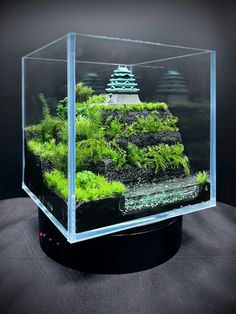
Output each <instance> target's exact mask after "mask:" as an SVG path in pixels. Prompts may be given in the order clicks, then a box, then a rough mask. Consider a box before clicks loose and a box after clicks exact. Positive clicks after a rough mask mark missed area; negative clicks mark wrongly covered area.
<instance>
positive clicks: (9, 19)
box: [0, 0, 236, 205]
mask: <svg viewBox="0 0 236 314" xmlns="http://www.w3.org/2000/svg"><path fill="white" fill-rule="evenodd" d="M235 29H236V5H235V4H233V2H232V3H231V2H227V1H217V2H216V1H200V0H199V1H178V0H176V1H168V0H166V1H151V0H146V1H139V0H137V1H123V0H118V1H111V0H110V1H90V0H87V1H69V0H68V1H59V0H58V1H54V0H51V1H43V0H41V1H32V0H31V1H18V2H16V1H1V9H0V39H1V40H0V149H1V154H0V199H4V198H10V197H16V196H24V195H25V194H24V192H23V191H22V190H21V57H22V56H24V55H26V54H28V53H29V52H31V51H33V50H35V49H38V48H39V47H42V46H43V45H45V44H47V43H49V42H51V41H53V40H55V39H57V38H58V37H61V36H62V35H64V34H66V33H68V32H80V33H91V34H98V35H108V36H109V35H111V36H117V37H121V38H122V37H124V38H131V39H141V40H150V41H157V42H163V43H167V44H179V45H185V46H190V47H199V48H206V49H214V50H216V51H217V198H218V200H219V201H221V202H226V203H230V204H234V205H236V197H235V191H234V190H235V176H236V157H235V156H236V148H235V146H236V144H235V143H236V135H235V124H236V121H235V119H236V101H235V88H236V75H235V63H236V54H235V48H236V40H235Z"/></svg>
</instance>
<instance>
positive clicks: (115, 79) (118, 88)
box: [106, 66, 139, 93]
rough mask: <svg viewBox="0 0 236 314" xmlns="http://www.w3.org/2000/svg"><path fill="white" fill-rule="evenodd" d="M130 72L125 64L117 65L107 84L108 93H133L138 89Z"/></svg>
mask: <svg viewBox="0 0 236 314" xmlns="http://www.w3.org/2000/svg"><path fill="white" fill-rule="evenodd" d="M137 85H138V84H137V83H135V78H134V75H133V74H132V72H131V71H130V70H129V69H128V68H127V67H126V66H119V67H118V68H117V69H116V70H114V72H113V74H112V75H111V78H110V81H109V83H108V84H107V88H106V91H107V92H108V93H135V92H138V91H139V88H137V87H136V86H137Z"/></svg>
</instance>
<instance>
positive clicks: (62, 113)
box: [57, 97, 68, 120]
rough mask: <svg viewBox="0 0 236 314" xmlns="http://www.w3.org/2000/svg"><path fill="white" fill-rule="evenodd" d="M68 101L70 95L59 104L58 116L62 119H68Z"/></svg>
mask: <svg viewBox="0 0 236 314" xmlns="http://www.w3.org/2000/svg"><path fill="white" fill-rule="evenodd" d="M67 103H68V97H65V98H64V99H62V100H60V101H59V102H58V104H57V116H58V117H59V118H60V119H62V120H65V119H67Z"/></svg>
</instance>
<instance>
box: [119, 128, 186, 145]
mask: <svg viewBox="0 0 236 314" xmlns="http://www.w3.org/2000/svg"><path fill="white" fill-rule="evenodd" d="M129 142H130V143H132V144H135V145H136V146H138V147H147V146H153V145H158V144H160V143H164V144H169V145H172V144H176V143H182V138H181V135H180V133H179V132H175V131H160V132H157V133H143V134H136V135H133V136H131V137H129V138H119V139H117V140H116V143H117V144H118V145H119V146H120V147H121V148H122V149H126V147H127V145H128V143H129Z"/></svg>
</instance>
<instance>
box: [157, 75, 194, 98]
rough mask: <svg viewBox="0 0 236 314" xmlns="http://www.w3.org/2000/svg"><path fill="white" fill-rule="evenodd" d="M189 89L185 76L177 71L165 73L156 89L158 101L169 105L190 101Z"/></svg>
mask: <svg viewBox="0 0 236 314" xmlns="http://www.w3.org/2000/svg"><path fill="white" fill-rule="evenodd" d="M188 94H189V89H188V86H187V84H186V81H185V79H184V76H183V75H182V74H181V73H180V72H178V71H176V70H168V71H167V72H164V73H163V74H162V76H161V78H160V81H159V84H158V86H157V89H156V100H158V101H165V102H167V103H168V104H176V103H181V102H186V101H188Z"/></svg>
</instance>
